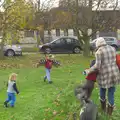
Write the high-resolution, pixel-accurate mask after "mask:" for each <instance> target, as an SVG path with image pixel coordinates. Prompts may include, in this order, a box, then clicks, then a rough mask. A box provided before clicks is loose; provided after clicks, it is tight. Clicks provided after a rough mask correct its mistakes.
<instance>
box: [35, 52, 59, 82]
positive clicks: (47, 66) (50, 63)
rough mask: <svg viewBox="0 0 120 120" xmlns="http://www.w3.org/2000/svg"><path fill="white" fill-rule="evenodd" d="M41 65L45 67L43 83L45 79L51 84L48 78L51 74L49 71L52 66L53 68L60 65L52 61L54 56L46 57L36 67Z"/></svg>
mask: <svg viewBox="0 0 120 120" xmlns="http://www.w3.org/2000/svg"><path fill="white" fill-rule="evenodd" d="M41 64H44V65H45V69H46V75H45V77H44V82H45V81H46V79H47V80H48V83H49V84H51V83H53V82H52V81H51V77H50V73H51V69H52V66H53V65H55V66H59V65H60V63H59V62H58V61H56V60H54V56H53V55H52V54H50V55H48V56H46V58H45V60H41V61H40V62H39V63H38V64H37V67H39V66H40V65H41Z"/></svg>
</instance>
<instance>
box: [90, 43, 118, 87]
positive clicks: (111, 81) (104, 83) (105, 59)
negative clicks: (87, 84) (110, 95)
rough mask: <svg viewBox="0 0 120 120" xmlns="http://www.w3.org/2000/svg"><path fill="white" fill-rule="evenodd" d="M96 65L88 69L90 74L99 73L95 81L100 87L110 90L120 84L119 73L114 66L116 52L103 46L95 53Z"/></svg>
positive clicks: (107, 46)
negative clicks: (96, 71)
mask: <svg viewBox="0 0 120 120" xmlns="http://www.w3.org/2000/svg"><path fill="white" fill-rule="evenodd" d="M95 57H96V64H95V65H94V66H93V67H91V68H90V69H89V71H90V73H91V72H93V71H95V70H96V69H97V70H98V71H99V73H98V75H97V81H98V84H99V86H100V87H102V88H110V87H113V86H115V85H117V84H119V83H120V72H119V69H118V66H117V65H116V51H115V49H114V48H113V47H111V46H109V45H103V46H100V47H99V48H98V50H97V51H96V53H95Z"/></svg>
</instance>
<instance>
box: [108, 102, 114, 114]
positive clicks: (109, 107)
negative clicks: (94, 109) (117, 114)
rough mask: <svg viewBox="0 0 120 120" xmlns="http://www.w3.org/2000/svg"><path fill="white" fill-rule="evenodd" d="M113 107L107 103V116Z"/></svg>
mask: <svg viewBox="0 0 120 120" xmlns="http://www.w3.org/2000/svg"><path fill="white" fill-rule="evenodd" d="M113 109H114V106H111V105H110V104H108V107H107V114H108V115H109V116H111V115H112V112H113Z"/></svg>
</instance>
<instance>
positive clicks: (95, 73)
mask: <svg viewBox="0 0 120 120" xmlns="http://www.w3.org/2000/svg"><path fill="white" fill-rule="evenodd" d="M96 78H97V72H93V73H90V74H89V75H87V77H86V79H87V80H92V81H94V82H95V81H96Z"/></svg>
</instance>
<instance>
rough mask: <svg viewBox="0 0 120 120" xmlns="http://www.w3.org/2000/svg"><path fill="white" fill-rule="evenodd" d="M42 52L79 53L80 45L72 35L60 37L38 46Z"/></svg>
mask: <svg viewBox="0 0 120 120" xmlns="http://www.w3.org/2000/svg"><path fill="white" fill-rule="evenodd" d="M39 49H40V51H41V52H44V53H48V54H49V53H80V51H81V50H82V47H81V45H80V42H79V40H77V39H75V38H72V37H61V38H59V39H57V40H53V41H52V42H50V43H46V44H43V45H40V46H39Z"/></svg>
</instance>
